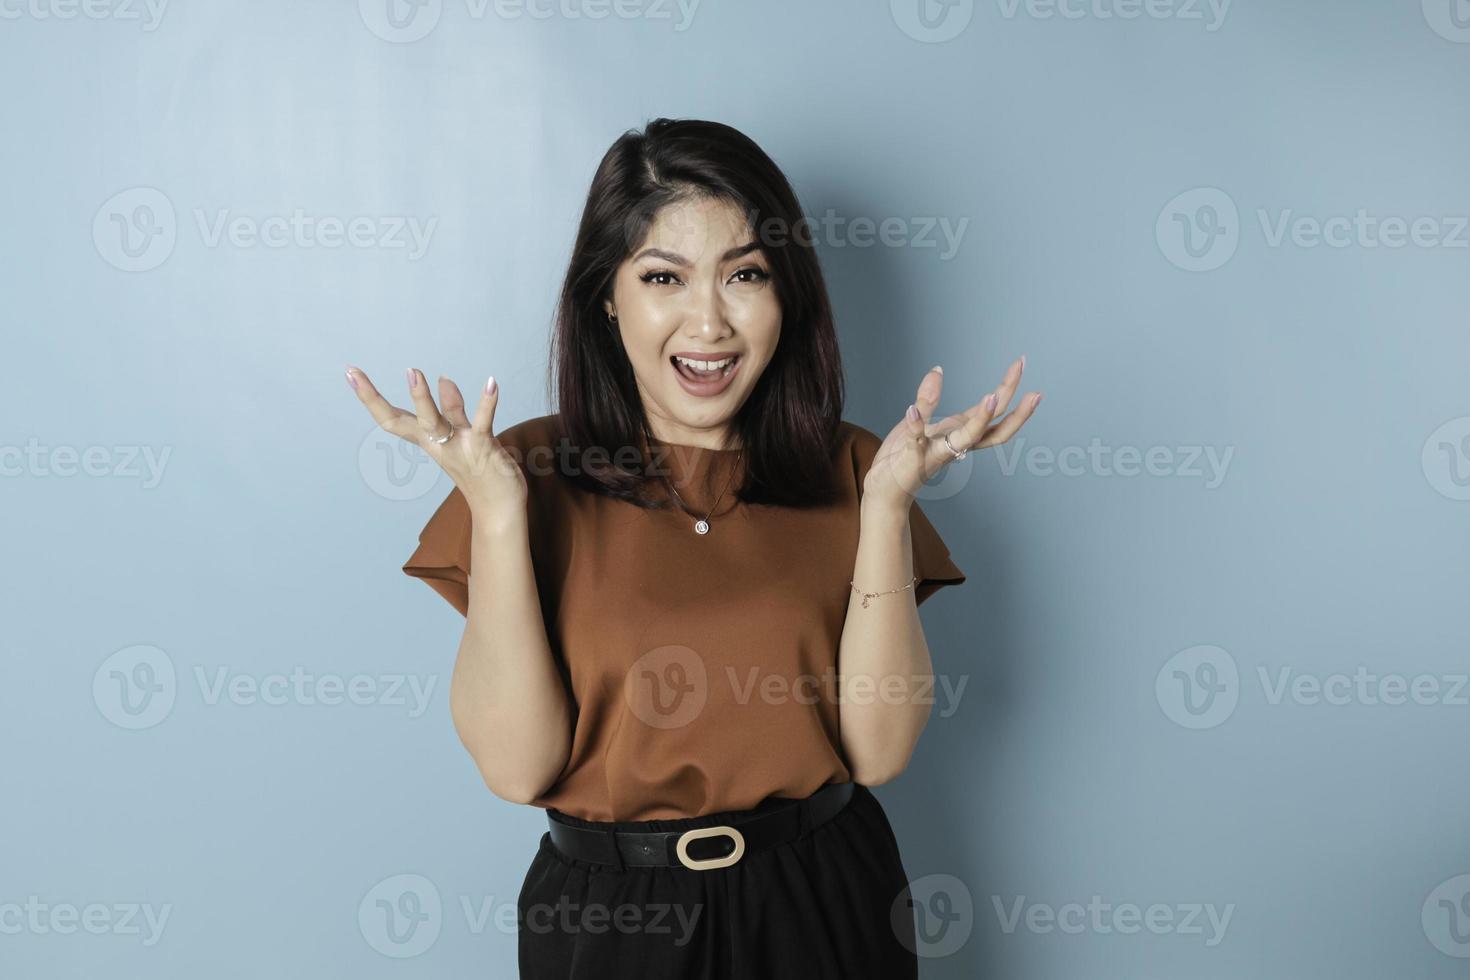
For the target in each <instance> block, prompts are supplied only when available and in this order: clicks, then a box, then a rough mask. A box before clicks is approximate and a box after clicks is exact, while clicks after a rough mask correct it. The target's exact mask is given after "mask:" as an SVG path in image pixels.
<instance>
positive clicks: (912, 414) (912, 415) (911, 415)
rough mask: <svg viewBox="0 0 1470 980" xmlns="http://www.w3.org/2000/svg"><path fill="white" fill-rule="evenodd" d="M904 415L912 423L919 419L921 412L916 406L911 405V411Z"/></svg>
mask: <svg viewBox="0 0 1470 980" xmlns="http://www.w3.org/2000/svg"><path fill="white" fill-rule="evenodd" d="M904 415H906V416H907V417H908V420H909V421H910V422H912V421H913V420H914V419H916V418H918V417H919V410H918V409H917V408H915V407H914V406H912V405H910V406H909V410H908V411H907V412H905V413H904Z"/></svg>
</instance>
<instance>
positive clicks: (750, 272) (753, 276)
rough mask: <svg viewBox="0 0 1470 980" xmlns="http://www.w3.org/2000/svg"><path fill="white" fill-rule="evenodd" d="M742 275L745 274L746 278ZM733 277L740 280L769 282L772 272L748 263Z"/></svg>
mask: <svg viewBox="0 0 1470 980" xmlns="http://www.w3.org/2000/svg"><path fill="white" fill-rule="evenodd" d="M742 276H745V277H746V278H743V279H742V278H741V277H742ZM732 278H733V279H734V280H736V281H738V282H755V283H761V282H769V281H770V278H771V276H770V273H768V272H766V270H765V269H762V268H761V267H760V266H758V265H748V266H746V267H745V268H743V269H741V270H740V271H738V272H736V273H735V275H734V276H733V277H732Z"/></svg>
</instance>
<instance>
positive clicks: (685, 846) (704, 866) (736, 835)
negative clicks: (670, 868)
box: [674, 825, 745, 871]
mask: <svg viewBox="0 0 1470 980" xmlns="http://www.w3.org/2000/svg"><path fill="white" fill-rule="evenodd" d="M705 837H729V838H730V839H731V840H733V841H734V842H735V850H733V851H731V852H730V853H729V854H726V855H725V856H724V857H717V858H691V857H690V856H689V842H690V841H696V840H702V839H703V838H705ZM674 853H675V854H676V855H678V857H679V863H680V864H682V865H684V867H686V868H689V869H691V870H693V871H710V870H713V869H714V868H728V867H729V866H730V865H732V864H734V863H735V862H736V861H739V860H740V859H741V858H742V857H744V856H745V835H744V834H742V833H740V831H738V830H736V829H735V828H734V827H727V826H724V825H721V826H719V827H700V828H698V829H695V830H686V831H684V833H683V834H681V835H680V837H679V842H678V843H677V844H676V845H675V846H674Z"/></svg>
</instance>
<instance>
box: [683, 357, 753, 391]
mask: <svg viewBox="0 0 1470 980" xmlns="http://www.w3.org/2000/svg"><path fill="white" fill-rule="evenodd" d="M669 363H670V364H672V365H674V370H675V371H678V372H679V374H680V376H681V377H684V378H688V379H689V380H690V381H693V382H694V383H695V384H709V383H711V382H714V381H723V380H724V379H725V378H728V377H729V376H730V375H731V374H732V373H734V371H735V366H736V365H737V364H739V363H740V355H739V354H727V355H725V356H724V357H722V358H719V359H717V360H697V359H695V358H689V357H680V356H679V355H678V354H675V355H673V356H672V357H670V358H669Z"/></svg>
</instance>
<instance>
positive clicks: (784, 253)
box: [548, 119, 843, 507]
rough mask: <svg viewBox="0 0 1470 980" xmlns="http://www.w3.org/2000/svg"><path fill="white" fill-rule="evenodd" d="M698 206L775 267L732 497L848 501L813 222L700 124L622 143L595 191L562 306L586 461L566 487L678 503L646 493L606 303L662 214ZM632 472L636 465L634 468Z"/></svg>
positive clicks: (634, 394) (784, 185) (560, 380)
mask: <svg viewBox="0 0 1470 980" xmlns="http://www.w3.org/2000/svg"><path fill="white" fill-rule="evenodd" d="M692 196H712V197H715V198H718V199H723V200H726V201H729V202H730V203H732V204H734V205H735V206H736V207H737V208H739V210H740V212H741V213H742V214H744V215H745V216H746V217H747V220H748V222H749V231H750V233H751V236H752V238H757V237H758V238H759V241H760V246H761V251H762V253H763V254H764V255H765V256H766V258H767V260H768V261H769V263H770V266H771V280H772V283H773V284H774V286H775V288H776V295H777V298H778V300H779V302H780V306H781V333H780V337H779V340H778V341H777V344H776V350H775V353H774V355H773V356H772V358H771V360H770V362H769V363H768V364H767V365H766V367H765V370H764V371H763V372H762V374H761V377H760V380H759V381H758V382H757V383H756V385H755V388H754V389H752V391H751V392H750V395H749V396H748V397H747V399H746V401H745V404H744V405H742V406H741V408H740V411H739V412H738V413H737V416H736V418H735V419H734V420H733V424H732V427H733V429H734V430H735V432H736V433H737V434H738V435H739V437H740V438H739V444H740V445H741V446H742V447H743V448H744V454H743V456H742V461H743V464H744V465H743V466H742V467H741V469H742V471H743V473H744V477H743V480H742V482H741V483H740V485H739V486H738V488H737V487H732V488H731V491H732V492H734V493H735V494H736V495H737V497H738V499H740V500H742V501H745V502H747V503H770V504H783V505H787V506H810V505H814V504H820V503H825V502H828V501H830V500H831V499H833V497H834V496H835V494H836V493H837V492H838V488H837V487H836V486H835V484H834V481H833V475H834V473H833V462H834V458H835V453H836V451H837V448H838V444H839V441H840V435H839V427H840V424H841V419H842V405H843V378H842V360H841V356H840V355H839V353H838V348H837V332H836V328H835V326H834V324H833V318H832V308H831V303H830V301H829V300H828V298H827V288H826V284H825V282H824V280H823V277H822V270H821V267H820V265H819V263H818V261H817V254H816V250H815V248H814V246H813V241H812V236H811V234H810V229H809V227H808V222H807V220H806V219H805V218H804V217H803V215H802V212H801V206H800V204H799V203H798V202H797V199H796V195H795V193H793V192H792V190H791V185H790V184H789V183H788V182H787V180H786V177H785V175H784V174H782V173H781V170H780V168H778V167H777V166H776V164H775V163H774V162H773V161H772V160H771V158H770V157H768V156H767V155H766V154H765V152H764V151H763V150H761V148H760V147H759V146H757V145H756V144H755V142H754V141H753V140H751V139H750V138H749V137H748V136H746V135H744V134H743V133H741V132H740V131H738V130H736V129H733V128H731V127H729V126H725V125H722V124H720V123H716V122H705V121H701V120H695V119H679V120H673V119H655V120H654V121H652V122H650V123H649V124H648V125H647V126H646V127H645V128H644V129H643V131H642V132H639V131H637V130H630V131H628V132H627V133H624V134H623V135H622V136H620V137H619V138H618V140H617V141H616V142H615V143H613V145H612V146H611V148H609V149H608V151H607V153H606V155H604V156H603V158H602V162H601V163H600V164H599V165H598V167H597V173H596V174H595V175H594V177H593V178H592V186H591V189H590V190H589V191H588V192H587V202H586V205H585V206H584V208H583V211H582V220H581V224H580V225H579V227H578V229H577V238H576V243H575V245H574V246H573V248H572V256H571V262H570V265H569V266H568V268H567V274H566V280H565V282H564V283H563V286H562V290H561V297H560V300H559V302H558V307H557V313H556V323H555V328H554V331H553V335H552V343H551V358H550V363H549V370H550V372H551V375H550V377H549V379H548V383H549V386H550V388H551V391H552V393H553V399H554V401H555V404H556V411H557V412H558V413H559V414H560V421H561V429H562V433H561V436H562V438H563V439H566V440H568V441H569V442H570V444H571V446H572V448H573V449H574V450H575V451H576V452H577V453H578V454H579V460H580V461H581V465H579V466H576V467H573V468H572V469H573V472H571V473H566V474H564V475H565V476H566V477H567V478H568V479H571V480H572V481H573V482H574V483H576V484H578V485H580V486H582V487H583V488H584V489H587V490H591V491H593V492H596V493H602V494H606V495H609V496H613V497H617V498H620V499H624V500H628V501H630V502H632V503H635V504H637V505H639V506H646V507H654V506H663V505H666V504H667V503H668V499H667V496H666V495H664V494H660V495H656V496H652V497H650V496H648V495H647V494H646V493H645V490H646V489H647V488H646V486H645V484H647V483H648V482H649V481H650V480H652V479H653V477H651V476H650V475H649V474H648V473H647V468H648V465H649V459H648V456H647V454H646V453H645V452H644V451H643V447H644V446H645V445H646V442H645V440H644V439H643V438H642V437H641V436H642V433H643V432H644V431H645V427H646V426H647V419H646V417H645V413H644V410H643V403H642V399H641V397H640V396H639V394H638V390H637V386H636V384H635V383H634V375H633V368H632V364H631V363H630V361H629V359H628V355H627V353H626V351H625V350H624V349H623V343H622V337H621V335H620V334H619V332H618V330H617V327H616V326H615V325H613V324H612V323H611V322H610V321H609V319H608V316H607V313H606V309H605V306H604V300H606V299H608V298H610V297H611V293H612V288H613V280H614V277H615V274H616V272H617V270H618V267H619V266H620V265H622V263H623V262H624V261H626V260H627V259H629V258H630V257H631V256H632V255H633V254H634V252H635V251H636V250H637V248H638V247H639V246H640V245H641V244H642V243H643V241H644V239H645V237H646V236H647V234H648V230H649V228H650V226H651V225H652V224H653V221H654V218H655V216H656V215H657V214H658V212H659V210H660V209H662V208H664V207H667V206H668V205H670V204H674V203H676V202H680V201H683V200H687V199H688V198H690V197H692ZM627 447H633V448H632V449H631V450H630V449H628V448H627ZM589 448H590V449H594V450H596V451H594V452H591V453H589V452H587V450H588V449H589ZM620 449H621V451H619V450H620ZM604 454H605V455H604ZM620 459H621V460H622V461H623V462H622V463H620V462H619V460H620ZM634 459H636V460H637V461H638V462H637V464H636V465H635V466H633V467H632V468H625V464H626V462H627V461H630V460H634Z"/></svg>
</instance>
